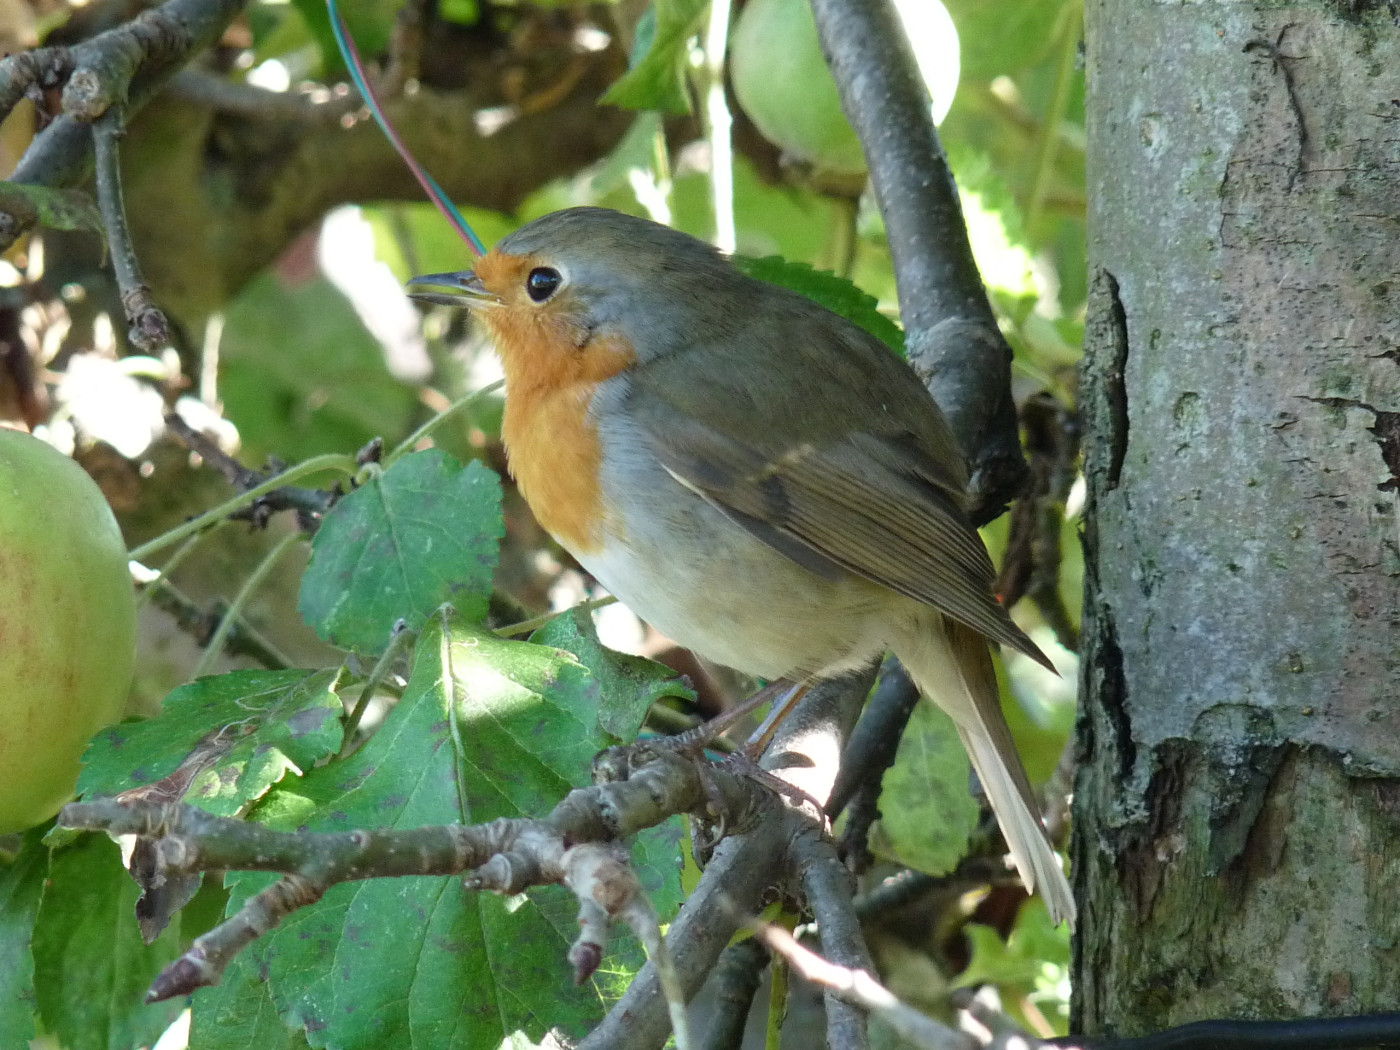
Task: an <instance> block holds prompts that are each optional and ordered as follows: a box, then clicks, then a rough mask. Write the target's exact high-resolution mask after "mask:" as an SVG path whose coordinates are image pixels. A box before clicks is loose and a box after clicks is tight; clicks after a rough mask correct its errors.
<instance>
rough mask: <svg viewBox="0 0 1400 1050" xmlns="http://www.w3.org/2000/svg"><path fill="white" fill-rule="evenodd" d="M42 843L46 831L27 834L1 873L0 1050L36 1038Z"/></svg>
mask: <svg viewBox="0 0 1400 1050" xmlns="http://www.w3.org/2000/svg"><path fill="white" fill-rule="evenodd" d="M43 838H44V833H43V830H42V829H38V830H31V831H29V832H28V833H26V834H25V836H24V846H23V847H22V848H21V849H20V852H19V854H18V855H17V856H16V857H15V858H14V860H12V861H11V862H10V863H9V864H7V865H5V866H4V867H0V1046H15V1047H22V1046H28V1045H29V1040H30V1039H33V1038H34V1010H35V999H34V957H33V955H31V954H30V939H31V937H32V936H33V933H34V921H35V919H37V918H38V915H39V903H40V901H41V900H42V899H43V895H44V880H45V878H47V877H48V873H49V851H48V848H47V847H46V846H45V845H44V844H43Z"/></svg>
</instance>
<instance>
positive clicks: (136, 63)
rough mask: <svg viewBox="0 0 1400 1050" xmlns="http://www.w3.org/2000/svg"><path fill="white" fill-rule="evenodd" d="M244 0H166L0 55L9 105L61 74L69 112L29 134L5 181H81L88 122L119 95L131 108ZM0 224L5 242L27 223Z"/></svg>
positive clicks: (88, 155) (3, 94)
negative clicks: (78, 37)
mask: <svg viewBox="0 0 1400 1050" xmlns="http://www.w3.org/2000/svg"><path fill="white" fill-rule="evenodd" d="M243 3H244V0H169V2H168V3H166V4H164V5H163V6H161V7H159V8H154V9H152V10H150V11H146V12H143V13H142V14H141V15H139V16H137V17H136V18H135V19H133V20H132V21H131V22H128V23H127V24H126V25H123V26H119V27H118V28H116V29H111V30H108V31H107V32H105V33H101V34H99V35H98V36H95V37H93V38H92V39H91V40H87V41H84V42H83V43H82V44H79V45H77V46H76V47H73V48H70V49H68V50H66V51H65V50H64V49H61V48H45V49H42V50H41V51H39V52H32V53H27V54H21V55H13V56H11V57H10V58H7V59H5V60H4V62H0V103H8V104H9V105H10V106H13V105H14V103H15V102H17V101H18V100H19V98H20V97H22V95H23V93H24V91H25V89H27V88H28V87H29V85H30V84H35V83H37V84H39V85H41V86H44V85H46V84H47V83H48V82H57V81H60V80H62V79H63V78H65V77H66V78H67V86H66V87H65V89H64V92H63V104H64V108H65V110H66V111H67V112H65V114H64V115H63V116H61V117H59V119H58V120H56V121H54V122H53V123H52V124H50V125H49V126H48V127H47V128H45V129H44V130H43V131H42V132H40V133H39V134H38V135H37V136H36V137H35V139H34V141H33V142H32V143H31V144H30V146H29V149H28V150H26V151H25V154H24V156H23V157H22V158H21V159H20V162H19V165H18V167H16V169H15V172H14V174H13V175H12V176H11V181H14V182H20V183H27V184H30V185H37V186H53V187H63V186H72V185H74V184H75V183H77V182H79V181H81V180H82V179H83V178H84V177H85V176H86V175H87V173H88V170H89V168H90V165H91V162H92V140H91V138H90V135H89V132H88V128H87V124H88V123H90V122H92V121H94V120H96V119H98V118H99V117H101V116H102V115H103V114H104V113H106V112H107V110H108V109H109V108H110V107H111V106H112V105H113V104H114V103H117V102H123V101H124V109H125V111H126V112H127V113H128V114H133V113H135V112H136V110H138V109H139V108H140V107H141V106H142V105H143V104H145V103H146V102H147V101H148V100H149V99H150V98H151V96H152V95H153V94H155V92H156V91H157V90H158V89H159V88H160V86H161V85H162V84H163V83H164V82H165V81H166V80H167V79H168V78H169V77H170V76H171V74H173V73H174V72H175V71H176V70H177V69H178V68H179V67H180V66H182V65H183V64H184V63H185V62H188V61H189V60H190V59H191V58H192V57H193V56H195V55H197V54H199V53H200V52H201V51H203V50H204V49H205V48H207V47H209V46H210V45H211V44H213V43H214V41H215V40H217V39H218V38H219V36H220V34H222V33H223V31H224V29H225V28H227V26H228V24H229V23H230V22H231V21H233V18H234V16H235V15H237V14H238V12H239V11H240V10H242V8H243ZM36 55H37V56H38V57H37V58H36V57H35V56H36ZM0 229H3V230H4V234H5V240H4V243H3V244H0V249H3V248H8V247H9V245H10V244H11V243H13V241H14V239H15V238H17V237H19V236H20V234H22V233H24V232H26V230H27V229H28V226H27V225H25V224H24V223H22V222H0Z"/></svg>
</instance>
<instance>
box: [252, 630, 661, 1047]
mask: <svg viewBox="0 0 1400 1050" xmlns="http://www.w3.org/2000/svg"><path fill="white" fill-rule="evenodd" d="M599 693H600V690H599V687H598V684H597V682H596V681H594V680H593V677H592V676H591V675H590V674H589V672H588V670H587V669H586V668H585V667H584V666H583V665H582V664H580V663H579V662H578V661H576V660H575V659H574V658H573V657H572V656H569V655H567V654H563V653H560V652H558V651H557V650H555V649H552V648H547V647H544V646H538V645H533V644H531V643H528V642H513V641H505V640H502V639H500V638H497V637H495V636H494V635H491V634H489V633H476V632H475V631H474V629H473V628H471V627H470V626H468V625H467V624H466V623H465V622H464V621H463V620H462V619H460V618H457V619H455V620H453V622H452V626H451V628H450V634H449V635H447V636H444V634H443V632H442V627H441V624H440V623H439V620H438V619H437V618H436V617H435V618H433V619H432V620H431V621H430V622H429V624H428V625H427V626H426V627H425V629H424V631H423V635H422V637H421V639H420V641H419V643H418V647H417V650H416V654H415V659H414V667H413V672H412V675H411V678H410V681H409V683H408V687H407V689H406V690H405V693H404V696H403V699H402V700H401V701H400V702H399V703H398V704H397V705H396V706H395V708H394V709H393V711H392V712H391V713H390V714H389V716H388V718H387V720H386V721H385V723H384V724H383V725H382V726H381V727H380V728H379V730H378V731H377V732H376V733H375V735H374V736H372V737H371V738H370V740H369V741H368V742H367V743H366V744H365V746H364V747H363V748H362V749H361V750H360V751H358V752H356V753H355V754H354V755H352V756H351V757H350V758H349V759H347V760H345V761H343V762H336V763H332V764H330V765H327V766H324V767H321V768H318V769H316V770H314V771H312V772H311V773H309V774H307V776H306V777H304V778H302V779H301V780H300V781H298V782H296V783H295V784H291V783H289V784H287V785H285V786H284V787H282V788H279V789H278V790H276V791H274V792H272V793H271V794H270V795H269V796H268V798H267V799H266V800H265V802H264V803H263V804H262V805H261V806H260V807H259V809H258V810H257V811H256V812H255V816H256V817H257V818H258V819H260V820H262V821H264V822H266V823H268V824H271V825H273V826H278V827H298V828H306V829H308V830H313V831H343V830H347V829H350V828H356V827H370V826H372V827H391V828H409V827H418V826H422V825H426V824H441V823H446V822H450V821H470V822H473V823H475V822H482V821H489V820H493V819H495V818H497V817H519V816H540V815H543V814H545V813H547V812H548V811H549V809H550V808H551V807H552V806H553V805H554V804H555V803H556V802H557V801H558V800H559V799H560V798H562V797H563V796H564V795H565V794H566V793H567V792H568V791H569V789H570V788H572V787H575V786H580V785H582V784H585V783H587V782H588V780H589V776H590V764H591V760H592V757H593V755H594V753H596V751H597V750H598V749H600V748H601V747H603V746H605V745H606V744H607V743H608V741H609V738H608V737H607V736H605V735H604V734H603V733H602V732H601V731H599V730H598V729H597V720H598V697H599ZM454 708H455V714H454ZM454 720H455V727H456V732H457V734H459V736H460V740H461V744H462V752H461V754H460V755H458V753H457V750H456V744H455V743H454ZM459 792H460V793H459ZM661 848H662V850H663V852H664V848H665V847H664V846H663V847H661ZM644 870H648V871H650V870H655V871H656V872H657V873H658V874H660V875H661V876H662V878H663V879H664V878H665V871H664V864H658V863H657V862H656V860H654V859H653V860H652V861H651V862H650V863H649V864H648V865H647V867H646V868H645V869H644ZM267 878H268V877H267V876H263V875H254V874H246V875H244V874H240V875H236V876H231V877H230V885H231V888H232V890H233V898H234V900H233V902H232V903H231V907H235V906H237V903H238V901H239V900H241V899H243V898H245V897H246V896H247V895H248V894H249V893H251V892H255V891H256V890H257V889H258V888H260V887H261V886H263V885H266V883H267ZM644 878H650V876H645V875H644ZM671 882H672V883H674V882H675V879H674V876H672V878H671ZM674 892H675V890H674V889H672V890H667V891H666V892H665V894H663V896H664V897H670V896H673V895H674ZM576 911H577V904H576V902H575V901H574V900H573V898H572V896H571V895H569V894H568V893H566V892H565V891H563V890H558V889H540V890H531V891H530V892H529V893H528V894H526V895H522V896H519V897H515V898H510V899H502V898H500V897H498V896H496V895H494V894H490V893H469V892H467V891H465V890H464V889H463V888H462V885H461V882H460V880H458V879H455V878H428V877H418V878H402V879H392V880H390V879H379V880H370V881H365V882H355V883H348V884H344V885H340V886H336V887H334V888H333V889H332V890H331V891H330V892H328V893H327V894H326V896H325V897H324V898H323V899H322V900H321V901H320V902H319V903H317V904H316V905H314V906H312V907H310V908H306V909H303V910H301V911H298V912H296V913H295V914H293V915H292V916H290V917H289V918H288V919H287V920H286V921H284V922H283V923H282V924H281V925H280V926H279V927H278V928H277V929H276V930H274V931H273V932H272V933H271V934H270V935H269V936H268V937H267V938H265V939H264V941H263V942H261V945H260V948H261V950H263V951H265V953H266V954H265V955H264V957H263V958H264V959H265V963H266V972H267V974H268V979H269V982H270V987H271V990H272V996H273V999H274V1001H275V1002H276V1003H277V1006H278V1009H279V1010H280V1011H281V1013H282V1015H283V1016H284V1017H285V1018H287V1019H288V1020H289V1021H291V1022H293V1023H296V1024H298V1025H299V1026H302V1027H305V1028H306V1029H307V1030H308V1031H309V1032H310V1033H311V1034H312V1040H313V1042H314V1043H315V1044H316V1045H318V1046H321V1045H332V1046H336V1047H340V1048H345V1050H360V1048H363V1050H370V1048H380V1047H384V1046H394V1047H403V1048H410V1050H411V1048H416V1047H423V1048H427V1047H430V1046H431V1047H432V1048H433V1050H496V1048H497V1047H498V1046H499V1045H500V1044H501V1042H502V1040H504V1039H506V1038H507V1037H509V1036H510V1035H511V1034H512V1033H515V1032H517V1031H518V1032H522V1033H523V1034H524V1035H526V1036H528V1037H529V1038H531V1039H536V1040H538V1039H540V1038H542V1037H543V1035H544V1033H545V1032H546V1031H547V1030H548V1029H549V1028H550V1027H552V1026H559V1027H560V1028H562V1029H563V1030H564V1031H565V1032H568V1033H573V1034H579V1033H581V1032H582V1031H583V1030H585V1029H586V1028H587V1027H588V1026H589V1025H590V1024H591V1023H595V1022H596V1021H597V1019H598V1018H599V1017H600V1016H601V1014H602V1011H603V1010H604V1009H605V1007H606V1005H607V1004H608V1003H609V1002H611V1001H612V1000H613V999H614V998H615V997H616V996H617V995H619V994H620V993H621V991H622V989H623V988H624V987H625V984H626V982H627V980H628V979H630V976H631V975H632V974H633V973H635V971H636V968H637V967H638V966H639V965H640V962H641V957H640V954H639V951H638V948H637V947H636V945H635V944H631V943H630V942H629V941H628V940H627V939H626V938H619V939H618V940H617V942H616V943H614V944H613V945H611V946H610V948H609V953H608V956H607V959H606V964H605V966H604V968H603V970H601V971H600V972H599V974H598V975H597V976H595V978H594V979H593V980H592V981H590V982H589V983H588V984H586V985H584V986H583V987H582V988H575V987H574V985H573V981H572V978H571V974H570V969H569V965H568V963H567V962H566V959H565V954H566V952H567V950H568V946H569V943H570V942H571V941H572V940H573V938H574V936H575V935H576V933H577V924H576ZM427 1033H432V1036H431V1040H432V1041H431V1042H428V1041H426V1040H427V1039H428V1038H429V1037H428V1035H427Z"/></svg>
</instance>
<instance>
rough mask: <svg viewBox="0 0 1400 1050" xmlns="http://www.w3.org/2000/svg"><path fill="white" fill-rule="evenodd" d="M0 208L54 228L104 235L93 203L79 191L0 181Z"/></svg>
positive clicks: (89, 197)
mask: <svg viewBox="0 0 1400 1050" xmlns="http://www.w3.org/2000/svg"><path fill="white" fill-rule="evenodd" d="M0 210H4V211H7V212H9V213H10V214H12V215H14V216H15V217H16V218H20V219H24V220H26V221H29V222H35V221H37V222H39V223H40V224H42V225H44V226H47V227H49V228H50V229H54V230H90V231H92V232H93V233H99V234H102V235H103V236H104V237H105V236H106V233H107V227H106V226H104V225H103V223H102V216H101V214H100V213H99V212H98V210H97V204H96V203H95V202H94V201H93V199H92V197H91V195H90V194H87V193H85V192H83V191H82V190H56V189H53V188H51V187H49V186H31V185H28V184H27V183H23V182H0Z"/></svg>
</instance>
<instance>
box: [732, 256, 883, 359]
mask: <svg viewBox="0 0 1400 1050" xmlns="http://www.w3.org/2000/svg"><path fill="white" fill-rule="evenodd" d="M734 265H735V266H737V267H738V268H739V269H740V270H742V271H743V272H744V273H746V274H748V275H749V276H750V277H756V278H758V279H759V280H760V281H767V282H768V283H769V284H776V285H777V286H778V287H780V288H787V289H789V290H790V291H794V292H798V293H800V294H802V295H805V296H806V297H807V298H808V299H811V300H812V301H813V302H815V303H819V304H821V305H822V306H825V307H826V308H827V309H828V310H830V311H831V312H832V313H837V314H840V315H841V316H842V317H844V318H845V319H846V320H848V321H851V322H853V323H855V324H858V325H860V327H862V328H864V329H865V330H866V331H867V332H869V333H870V334H871V335H873V336H875V338H877V339H879V340H880V341H882V342H883V343H885V344H886V345H887V346H889V348H890V349H891V350H893V351H894V352H895V353H897V354H898V355H899V356H900V357H903V356H904V333H903V332H902V331H901V330H900V328H899V325H897V324H895V323H894V322H893V321H891V320H890V319H889V318H888V317H886V316H885V315H884V314H882V313H881V312H880V309H879V307H880V304H879V301H878V300H877V299H876V298H875V297H874V296H873V295H870V294H869V293H867V292H865V291H863V290H862V289H860V288H859V287H857V286H856V285H854V284H852V283H851V282H850V281H848V280H846V278H844V277H838V276H837V275H836V274H834V273H828V272H827V271H825V270H814V269H813V268H812V267H811V266H808V265H807V264H806V263H800V262H791V261H789V260H787V259H782V258H779V257H778V256H776V255H774V256H768V257H767V258H763V259H750V258H748V257H747V256H743V255H736V256H734Z"/></svg>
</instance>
